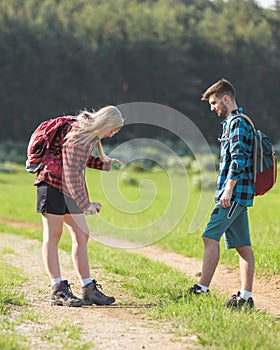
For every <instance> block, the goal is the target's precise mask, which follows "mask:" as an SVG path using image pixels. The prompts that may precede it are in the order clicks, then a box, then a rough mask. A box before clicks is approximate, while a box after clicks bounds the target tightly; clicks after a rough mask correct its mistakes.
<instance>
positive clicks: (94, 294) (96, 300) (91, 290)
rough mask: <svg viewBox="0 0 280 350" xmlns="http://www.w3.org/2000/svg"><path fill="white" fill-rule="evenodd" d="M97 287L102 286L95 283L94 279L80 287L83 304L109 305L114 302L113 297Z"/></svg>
mask: <svg viewBox="0 0 280 350" xmlns="http://www.w3.org/2000/svg"><path fill="white" fill-rule="evenodd" d="M97 288H100V289H102V286H101V285H100V284H97V283H96V281H95V280H93V281H92V282H91V283H89V284H87V285H86V286H84V287H82V300H83V303H84V305H92V304H95V305H111V304H113V303H114V302H115V298H114V297H109V296H107V295H105V294H104V293H102V292H101V291H100V290H98V289H97Z"/></svg>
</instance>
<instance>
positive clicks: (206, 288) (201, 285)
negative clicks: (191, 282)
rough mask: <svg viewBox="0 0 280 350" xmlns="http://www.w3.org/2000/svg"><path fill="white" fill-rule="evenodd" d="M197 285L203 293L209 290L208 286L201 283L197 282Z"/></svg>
mask: <svg viewBox="0 0 280 350" xmlns="http://www.w3.org/2000/svg"><path fill="white" fill-rule="evenodd" d="M197 285H198V286H199V287H200V288H201V290H202V292H203V293H205V292H207V291H208V290H209V289H208V287H206V286H204V285H203V284H199V283H198V284H197Z"/></svg>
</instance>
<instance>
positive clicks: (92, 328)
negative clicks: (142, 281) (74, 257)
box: [0, 233, 197, 350]
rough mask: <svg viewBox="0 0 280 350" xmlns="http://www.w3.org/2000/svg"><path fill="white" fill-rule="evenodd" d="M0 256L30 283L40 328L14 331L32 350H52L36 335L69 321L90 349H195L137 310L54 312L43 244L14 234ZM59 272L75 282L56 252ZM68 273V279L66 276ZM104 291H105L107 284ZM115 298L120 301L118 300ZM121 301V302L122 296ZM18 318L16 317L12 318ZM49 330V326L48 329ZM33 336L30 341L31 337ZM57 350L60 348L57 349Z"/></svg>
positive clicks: (0, 245)
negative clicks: (80, 328)
mask: <svg viewBox="0 0 280 350" xmlns="http://www.w3.org/2000/svg"><path fill="white" fill-rule="evenodd" d="M0 256H1V257H2V259H4V261H7V262H8V264H10V265H13V266H17V267H19V268H23V269H24V271H25V273H26V274H27V276H28V277H29V280H28V282H26V283H25V285H24V287H23V291H24V292H25V294H26V295H27V298H28V299H29V300H30V301H31V302H32V304H33V306H32V307H33V308H34V311H35V312H37V313H39V316H40V319H43V320H44V323H42V322H39V323H38V324H37V323H32V322H25V323H23V324H21V325H20V326H19V327H18V328H17V331H18V332H21V333H22V334H26V335H27V334H28V336H29V337H30V335H31V339H30V342H31V345H30V349H32V350H35V349H44V350H45V349H47V350H48V349H51V350H53V349H54V348H53V343H52V344H51V345H50V344H49V343H48V341H44V340H42V339H41V338H40V337H39V336H38V335H37V336H36V333H40V332H42V331H43V330H44V329H45V328H46V327H48V325H54V324H60V323H61V322H63V321H65V320H70V321H71V323H72V324H74V325H77V326H80V327H82V336H83V341H93V343H94V345H95V347H94V349H106V350H111V349H112V350H113V349H114V350H118V349H129V350H134V349H135V350H136V349H153V350H160V349H161V350H172V349H174V350H175V349H193V348H197V347H196V346H195V343H196V336H190V337H184V338H182V337H180V338H179V339H178V338H176V341H174V339H175V335H174V334H172V330H171V328H170V326H169V325H167V324H164V323H163V322H162V321H151V320H148V319H146V318H145V316H144V315H143V314H142V311H141V308H135V309H133V308H131V309H126V308H119V307H114V306H112V307H107V308H106V307H97V306H93V307H82V308H63V307H52V306H50V305H49V303H48V302H47V300H48V298H49V290H48V288H46V286H48V284H49V280H48V277H47V275H46V273H45V270H44V267H43V263H42V258H41V243H40V242H38V241H37V240H31V239H27V238H23V237H20V236H15V235H12V234H2V233H1V234H0ZM60 261H61V266H62V271H67V278H69V280H71V281H76V280H77V277H76V275H75V273H74V272H72V273H71V271H72V270H73V267H72V262H71V258H70V256H69V255H68V254H67V253H66V252H63V251H60ZM69 272H70V273H69ZM102 285H103V287H104V289H105V291H106V290H108V289H110V288H108V285H107V286H106V282H105V283H103V281H102ZM72 290H73V292H74V294H76V295H79V294H80V291H79V286H77V284H76V285H74V286H73V287H72ZM116 297H117V298H118V295H116ZM122 297H123V296H122ZM14 317H16V311H15V315H14ZM46 324H47V326H46ZM32 334H33V336H32ZM57 349H61V345H60V346H59V345H58V347H57Z"/></svg>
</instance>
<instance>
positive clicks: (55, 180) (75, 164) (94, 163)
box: [34, 124, 111, 211]
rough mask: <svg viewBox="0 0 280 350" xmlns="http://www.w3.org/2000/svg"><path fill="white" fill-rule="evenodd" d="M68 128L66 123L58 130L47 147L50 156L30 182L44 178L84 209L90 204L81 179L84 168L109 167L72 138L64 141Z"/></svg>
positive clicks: (109, 168) (99, 168)
mask: <svg viewBox="0 0 280 350" xmlns="http://www.w3.org/2000/svg"><path fill="white" fill-rule="evenodd" d="M70 130H71V125H69V124H66V125H65V126H63V127H61V128H60V130H58V132H57V134H56V136H55V138H54V141H53V143H52V145H51V148H50V157H48V161H47V163H46V165H45V166H44V168H43V169H42V170H41V171H40V172H39V173H38V175H37V177H36V180H35V182H34V185H35V186H36V185H38V184H39V183H40V182H42V181H44V182H46V183H47V184H49V185H51V186H53V187H55V188H57V189H58V190H59V191H60V192H62V193H64V194H65V195H66V196H68V197H71V198H73V199H74V200H75V201H76V202H77V204H78V206H79V207H80V208H81V209H82V210H83V211H85V210H87V209H88V207H89V206H90V201H89V196H88V191H87V187H86V182H85V173H84V171H85V168H86V167H88V168H93V169H98V170H107V171H109V170H111V165H110V164H109V163H104V162H102V161H101V159H100V157H94V156H92V154H91V153H92V148H89V149H88V148H86V147H85V146H84V145H82V144H80V143H75V142H74V140H70V141H68V142H65V141H66V140H65V136H66V135H67V133H68V132H69V131H70Z"/></svg>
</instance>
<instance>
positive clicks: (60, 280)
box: [51, 277, 62, 286]
mask: <svg viewBox="0 0 280 350" xmlns="http://www.w3.org/2000/svg"><path fill="white" fill-rule="evenodd" d="M60 282H62V278H61V277H57V278H51V285H52V286H54V285H55V284H58V283H60Z"/></svg>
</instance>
